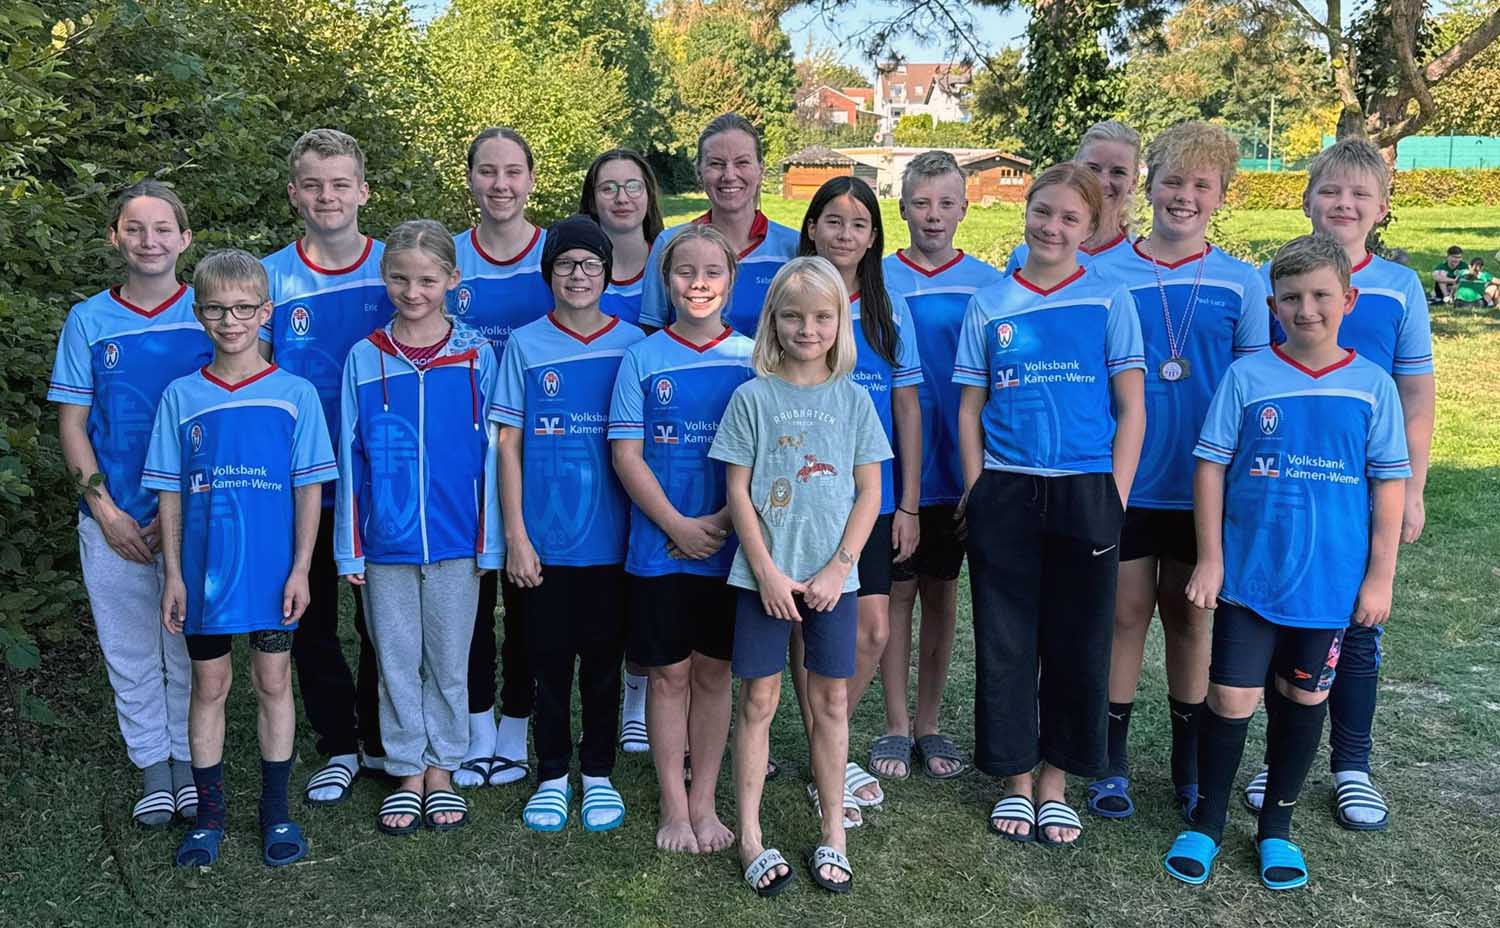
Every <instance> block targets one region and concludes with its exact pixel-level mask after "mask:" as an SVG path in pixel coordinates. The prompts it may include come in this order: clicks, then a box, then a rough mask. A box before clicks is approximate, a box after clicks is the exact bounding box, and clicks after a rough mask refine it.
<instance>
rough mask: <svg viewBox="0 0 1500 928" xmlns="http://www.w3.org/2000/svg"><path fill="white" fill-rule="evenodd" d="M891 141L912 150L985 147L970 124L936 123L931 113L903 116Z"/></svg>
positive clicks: (893, 132)
mask: <svg viewBox="0 0 1500 928" xmlns="http://www.w3.org/2000/svg"><path fill="white" fill-rule="evenodd" d="M891 141H893V142H895V143H896V144H897V145H902V146H910V147H912V148H982V147H984V146H983V144H982V143H981V142H980V140H979V139H978V138H977V137H976V136H975V134H974V127H973V126H972V125H971V124H970V123H966V122H935V121H934V120H933V118H932V116H931V114H929V113H917V114H912V115H907V116H902V117H901V118H900V119H898V120H897V121H896V127H895V128H894V129H892V130H891Z"/></svg>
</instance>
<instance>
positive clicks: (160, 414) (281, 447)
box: [142, 365, 338, 635]
mask: <svg viewBox="0 0 1500 928" xmlns="http://www.w3.org/2000/svg"><path fill="white" fill-rule="evenodd" d="M337 476H338V470H337V468H336V467H335V466H334V463H333V447H332V445H331V444H330V442H329V440H328V427H327V425H326V423H325V422H324V420H323V407H322V404H321V403H320V402H319V400H318V394H317V391H316V390H314V389H313V386H312V384H310V383H308V382H307V381H306V380H304V379H302V378H301V377H297V376H295V375H293V374H290V373H287V372H286V371H285V370H282V369H281V368H280V367H278V366H276V365H272V366H270V367H267V368H266V369H265V370H263V371H261V372H260V373H259V374H256V375H255V376H253V377H250V378H248V379H246V380H243V381H241V382H239V383H237V384H228V383H225V382H224V381H222V380H219V379H218V378H217V377H214V376H213V375H212V374H210V373H209V372H208V370H207V369H206V368H205V369H204V370H201V371H196V372H194V373H192V374H189V375H187V376H186V377H181V378H178V379H177V380H174V381H173V382H172V383H171V384H170V385H168V387H167V389H166V391H165V392H164V393H163V394H162V398H161V406H160V408H159V409H158V410H157V413H156V422H155V426H154V428H153V429H152V432H151V447H150V450H149V451H148V453H147V457H146V468H145V471H144V476H143V478H142V484H143V485H144V486H145V487H147V488H148V489H151V490H158V491H166V492H171V493H180V494H182V579H183V583H184V585H185V586H186V587H187V615H186V616H184V617H183V631H184V632H185V633H186V634H189V635H229V634H238V633H240V632H251V631H263V630H270V629H282V628H288V627H289V626H283V625H282V624H281V619H282V616H281V601H282V588H283V587H284V586H285V584H286V580H287V576H288V575H289V574H290V573H291V569H292V557H293V554H294V553H295V538H294V531H295V528H294V525H295V519H294V513H295V507H294V493H293V488H295V487H301V486H306V485H308V484H313V483H325V482H327V481H331V480H334V479H335V478H336V477H337Z"/></svg>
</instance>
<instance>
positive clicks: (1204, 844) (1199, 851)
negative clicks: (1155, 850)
mask: <svg viewBox="0 0 1500 928" xmlns="http://www.w3.org/2000/svg"><path fill="white" fill-rule="evenodd" d="M1218 856H1219V846H1218V845H1217V844H1215V843H1214V839H1213V838H1210V837H1209V836H1208V835H1206V834H1204V833H1203V832H1201V831H1184V832H1182V833H1181V834H1179V835H1178V836H1177V839H1176V840H1175V841H1173V842H1172V847H1171V848H1169V849H1168V850H1167V856H1165V857H1163V858H1162V859H1161V865H1162V866H1163V867H1165V868H1166V870H1167V873H1168V874H1169V875H1170V876H1171V877H1172V878H1173V879H1176V880H1181V881H1182V882H1184V883H1186V884H1188V885H1189V886H1202V885H1203V884H1204V883H1207V882H1208V877H1209V874H1210V873H1211V872H1212V870H1213V866H1214V858H1215V857H1218ZM1174 861H1177V863H1174ZM1188 862H1191V863H1195V864H1197V865H1198V866H1199V867H1200V868H1201V870H1202V872H1201V873H1199V874H1198V875H1197V876H1194V875H1193V874H1192V873H1190V872H1189V871H1187V870H1184V869H1183V867H1182V864H1183V863H1188Z"/></svg>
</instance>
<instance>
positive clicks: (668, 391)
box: [656, 377, 677, 406]
mask: <svg viewBox="0 0 1500 928" xmlns="http://www.w3.org/2000/svg"><path fill="white" fill-rule="evenodd" d="M676 393H677V388H676V387H674V386H673V385H672V381H671V380H669V379H667V378H666V377H662V378H660V379H658V380H657V381H656V401H657V402H658V403H660V404H661V405H663V406H670V405H671V403H672V397H673V395H675V394H676Z"/></svg>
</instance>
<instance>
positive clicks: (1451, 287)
mask: <svg viewBox="0 0 1500 928" xmlns="http://www.w3.org/2000/svg"><path fill="white" fill-rule="evenodd" d="M1383 202H1386V210H1387V212H1389V210H1390V204H1389V202H1388V201H1383ZM1463 263H1464V250H1463V249H1462V248H1460V247H1459V246H1457V245H1450V246H1449V247H1448V255H1447V257H1445V258H1444V259H1443V262H1442V263H1441V264H1439V265H1437V266H1436V267H1434V268H1433V269H1432V296H1433V299H1435V300H1437V301H1438V302H1439V303H1444V304H1447V305H1449V306H1452V305H1453V298H1454V293H1455V292H1456V291H1457V290H1458V278H1459V275H1460V274H1462V273H1463V271H1462V267H1463Z"/></svg>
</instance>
